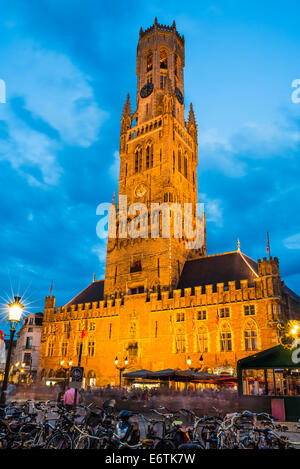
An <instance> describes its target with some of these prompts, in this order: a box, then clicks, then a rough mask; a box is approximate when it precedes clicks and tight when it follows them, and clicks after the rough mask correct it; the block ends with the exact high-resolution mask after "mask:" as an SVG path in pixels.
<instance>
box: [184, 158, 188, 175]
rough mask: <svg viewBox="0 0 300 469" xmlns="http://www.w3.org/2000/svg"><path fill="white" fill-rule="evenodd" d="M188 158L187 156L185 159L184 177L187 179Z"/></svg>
mask: <svg viewBox="0 0 300 469" xmlns="http://www.w3.org/2000/svg"><path fill="white" fill-rule="evenodd" d="M187 176H188V174H187V158H186V156H185V157H184V177H185V178H186V179H187Z"/></svg>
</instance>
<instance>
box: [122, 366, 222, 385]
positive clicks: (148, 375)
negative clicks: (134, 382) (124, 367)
mask: <svg viewBox="0 0 300 469" xmlns="http://www.w3.org/2000/svg"><path fill="white" fill-rule="evenodd" d="M123 377H124V378H127V379H135V378H136V379H138V378H144V379H153V380H158V379H159V380H161V381H198V382H200V381H202V380H208V381H210V380H218V379H220V378H221V376H218V375H213V374H210V373H203V372H194V371H191V370H183V371H181V370H173V369H171V368H167V369H166V370H160V371H149V370H137V371H132V372H129V373H124V374H123Z"/></svg>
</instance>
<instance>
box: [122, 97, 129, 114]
mask: <svg viewBox="0 0 300 469" xmlns="http://www.w3.org/2000/svg"><path fill="white" fill-rule="evenodd" d="M128 115H129V116H131V104H130V95H129V93H127V96H126V101H125V104H124V108H123V113H122V117H127V116H128Z"/></svg>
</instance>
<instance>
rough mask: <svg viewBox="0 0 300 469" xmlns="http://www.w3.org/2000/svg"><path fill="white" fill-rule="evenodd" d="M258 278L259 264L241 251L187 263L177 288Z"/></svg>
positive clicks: (251, 281)
mask: <svg viewBox="0 0 300 469" xmlns="http://www.w3.org/2000/svg"><path fill="white" fill-rule="evenodd" d="M257 276H258V266H257V263H256V262H255V261H254V260H253V259H251V258H250V257H248V256H246V255H245V254H243V253H241V252H240V251H235V252H228V253H225V254H216V255H213V256H206V257H202V258H200V259H195V260H190V261H186V262H185V264H184V267H183V269H182V272H181V276H180V279H179V282H178V286H177V288H191V287H197V286H204V285H214V286H215V288H216V285H217V283H225V285H226V284H228V282H231V281H236V282H240V280H248V281H249V285H250V286H251V285H253V283H254V282H253V280H254V278H255V277H257Z"/></svg>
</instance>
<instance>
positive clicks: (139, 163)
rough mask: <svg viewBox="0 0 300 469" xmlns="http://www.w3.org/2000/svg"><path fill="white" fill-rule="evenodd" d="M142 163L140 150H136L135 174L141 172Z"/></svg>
mask: <svg viewBox="0 0 300 469" xmlns="http://www.w3.org/2000/svg"><path fill="white" fill-rule="evenodd" d="M142 162H143V156H142V149H141V148H137V149H136V150H135V154H134V169H135V172H136V173H140V172H141V171H142Z"/></svg>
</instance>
